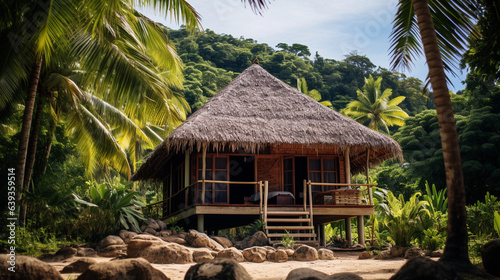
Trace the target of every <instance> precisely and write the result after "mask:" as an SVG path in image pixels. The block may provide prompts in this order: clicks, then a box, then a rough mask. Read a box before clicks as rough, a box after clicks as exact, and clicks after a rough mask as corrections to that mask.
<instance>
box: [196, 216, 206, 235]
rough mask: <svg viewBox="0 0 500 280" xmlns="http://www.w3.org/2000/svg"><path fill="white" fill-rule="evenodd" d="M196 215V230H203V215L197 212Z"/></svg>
mask: <svg viewBox="0 0 500 280" xmlns="http://www.w3.org/2000/svg"><path fill="white" fill-rule="evenodd" d="M197 216H198V231H199V232H204V231H205V215H204V214H198V215H197Z"/></svg>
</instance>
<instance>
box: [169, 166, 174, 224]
mask: <svg viewBox="0 0 500 280" xmlns="http://www.w3.org/2000/svg"><path fill="white" fill-rule="evenodd" d="M173 172H174V171H173V167H172V162H170V178H169V179H168V181H169V182H168V185H169V190H168V193H169V195H168V214H169V215H170V214H172V210H174V209H172V195H173V194H174V193H173V187H174V186H172V175H173V174H174V173H173Z"/></svg>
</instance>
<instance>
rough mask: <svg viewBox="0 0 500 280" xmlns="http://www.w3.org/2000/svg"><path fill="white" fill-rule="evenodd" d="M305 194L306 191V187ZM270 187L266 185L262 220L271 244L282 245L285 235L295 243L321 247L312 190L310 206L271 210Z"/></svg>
mask: <svg viewBox="0 0 500 280" xmlns="http://www.w3.org/2000/svg"><path fill="white" fill-rule="evenodd" d="M304 193H306V189H305V186H304ZM267 198H268V186H267V182H265V185H264V205H263V213H262V218H263V221H264V227H265V231H266V235H267V238H268V240H269V243H270V244H276V243H280V242H281V240H282V239H283V236H284V235H287V234H288V235H289V236H291V237H293V241H295V243H305V244H311V245H319V241H318V240H317V234H316V233H314V226H313V212H312V198H311V189H310V188H309V205H307V204H306V203H305V202H304V206H303V208H297V207H290V209H289V210H288V209H286V210H283V208H281V207H280V208H281V209H280V210H271V209H269V208H268V207H267ZM304 201H307V200H306V196H304Z"/></svg>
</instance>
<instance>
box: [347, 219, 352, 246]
mask: <svg viewBox="0 0 500 280" xmlns="http://www.w3.org/2000/svg"><path fill="white" fill-rule="evenodd" d="M345 239H346V240H347V244H348V245H349V246H351V245H352V232H351V218H346V219H345Z"/></svg>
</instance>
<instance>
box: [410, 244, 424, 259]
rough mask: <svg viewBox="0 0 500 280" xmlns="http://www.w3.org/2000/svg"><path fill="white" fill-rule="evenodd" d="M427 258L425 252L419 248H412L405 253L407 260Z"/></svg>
mask: <svg viewBox="0 0 500 280" xmlns="http://www.w3.org/2000/svg"><path fill="white" fill-rule="evenodd" d="M423 256H425V254H424V251H422V249H420V248H418V247H412V248H410V249H408V250H406V252H405V259H415V258H419V257H423Z"/></svg>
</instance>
